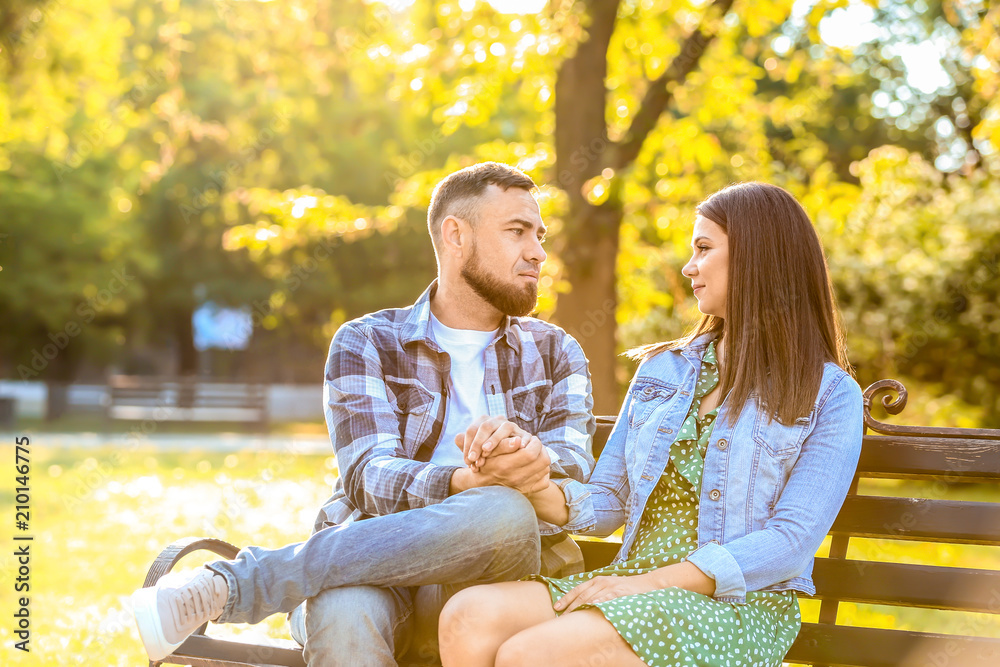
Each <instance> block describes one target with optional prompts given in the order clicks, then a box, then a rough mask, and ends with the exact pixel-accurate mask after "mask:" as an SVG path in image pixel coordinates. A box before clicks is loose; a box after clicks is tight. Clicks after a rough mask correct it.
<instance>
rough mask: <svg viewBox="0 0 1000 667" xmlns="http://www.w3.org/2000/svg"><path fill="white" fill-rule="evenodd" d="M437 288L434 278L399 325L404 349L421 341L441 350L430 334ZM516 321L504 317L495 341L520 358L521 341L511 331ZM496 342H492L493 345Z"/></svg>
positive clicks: (515, 319) (436, 281) (507, 316)
mask: <svg viewBox="0 0 1000 667" xmlns="http://www.w3.org/2000/svg"><path fill="white" fill-rule="evenodd" d="M437 287H438V279H437V278H435V279H434V281H433V282H431V284H430V285H429V286H428V287H427V289H425V290H424V293H423V294H421V295H420V298H418V299H417V300H416V301H415V302H414V304H413V306H411V307H410V312H409V314H408V315H407V316H406V318H405V319H404V320H403V323H402V325H400V330H399V340H400V343H401V344H402V346H403V347H404V348H406V347H407V346H408V345H411V344H413V343H415V342H417V341H422V342H424V343H425V344H427V345H429V346H430V347H431V348H432V349H434V350H437V351H438V352H440V351H441V348H440V347H439V346H438V344H437V342H436V341H435V340H434V336H433V335H432V334H431V299H432V298H433V297H434V293H435V292H437ZM517 321H518V318H516V317H511V316H510V315H504V318H503V321H502V322H501V324H500V333H499V335H498V336H497V338H496V340H500V339H503V340H505V341H506V342H507V345H509V346H510V348H511V349H512V350H514V353H515V354H517V355H518V356H520V355H521V339H520V337H519V336H518V335H517V332H515V331H514V329H513V326H514V325H515V324H517ZM496 340H495V341H493V342H494V343H495V342H496Z"/></svg>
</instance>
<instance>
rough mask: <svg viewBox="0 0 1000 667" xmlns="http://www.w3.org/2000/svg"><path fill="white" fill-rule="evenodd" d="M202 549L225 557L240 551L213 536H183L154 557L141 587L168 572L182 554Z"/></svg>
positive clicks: (232, 555) (232, 556)
mask: <svg viewBox="0 0 1000 667" xmlns="http://www.w3.org/2000/svg"><path fill="white" fill-rule="evenodd" d="M202 549H205V550H207V551H211V552H213V553H216V554H218V555H220V556H222V557H223V558H227V559H233V558H235V557H236V554H238V553H239V552H240V550H239V547H236V546H233V545H232V544H230V543H229V542H225V541H223V540H217V539H215V538H214V537H185V538H184V539H180V540H177V541H176V542H174V543H172V544H170V546H168V547H166V548H165V549H164V550H163V551H161V552H160V555H159V556H157V557H156V560H154V561H153V564H152V565H150V566H149V571H148V572H147V573H146V581H144V582H143V584H142V587H143V588H149V587H150V586H152V585H153V584H155V583H156V582H157V581H159V580H160V578H161V577H162V576H163V575H165V574H166V573H167V572H170V570H172V569H173V568H174V565H176V564H177V562H178V561H179V560H180V559H181V558H184V556H187V555H188V554H189V553H191V552H192V551H199V550H202Z"/></svg>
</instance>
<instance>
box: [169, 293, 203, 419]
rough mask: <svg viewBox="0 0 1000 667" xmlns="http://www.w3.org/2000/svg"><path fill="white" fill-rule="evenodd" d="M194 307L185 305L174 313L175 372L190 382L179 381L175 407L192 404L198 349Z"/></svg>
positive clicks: (185, 406) (184, 406) (186, 406)
mask: <svg viewBox="0 0 1000 667" xmlns="http://www.w3.org/2000/svg"><path fill="white" fill-rule="evenodd" d="M193 315H194V309H193V308H191V307H189V306H185V307H180V308H178V309H177V310H176V311H175V313H174V336H175V337H176V339H177V374H178V375H179V376H181V378H182V379H184V378H187V379H189V380H190V382H181V383H180V385H179V386H178V389H177V407H179V408H189V407H191V406H192V405H194V385H193V384H192V383H193V382H194V379H195V376H196V375H197V374H198V350H196V349H195V347H194V324H193V323H192V321H191V318H192V317H193Z"/></svg>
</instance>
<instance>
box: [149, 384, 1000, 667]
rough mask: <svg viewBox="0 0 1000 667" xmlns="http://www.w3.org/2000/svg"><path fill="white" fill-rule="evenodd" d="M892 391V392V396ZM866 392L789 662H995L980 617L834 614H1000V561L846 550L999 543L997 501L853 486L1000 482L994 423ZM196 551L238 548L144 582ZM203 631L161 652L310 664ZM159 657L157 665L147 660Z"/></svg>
mask: <svg viewBox="0 0 1000 667" xmlns="http://www.w3.org/2000/svg"><path fill="white" fill-rule="evenodd" d="M891 393H895V394H896V399H895V400H892V401H890V400H889V399H890V398H891V396H890V394H891ZM864 395H865V410H864V419H865V426H866V435H865V438H864V446H863V449H862V453H861V460H860V462H859V464H858V472H857V476H856V477H855V481H854V484H853V485H852V488H851V492H850V494H849V495H848V498H847V500H846V502H845V503H844V507H843V509H842V510H841V512H840V515H839V516H838V517H837V520H836V522H835V523H834V526H833V529H832V530H831V531H830V534H831V536H832V538H831V547H830V553H829V555H828V556H827V557H822V558H817V559H816V565H815V570H814V580H815V583H816V588H817V595H816V597H817V598H818V599H820V600H821V601H822V602H821V608H820V617H819V622H818V623H804V624H803V626H802V631H801V632H800V633H799V636H798V638H797V639H796V641H795V644H794V645H793V646H792V649H791V651H790V652H789V653H788V656H787V657H786V661H787V662H790V663H803V664H810V665H831V666H832V665H843V666H849V667H889V666H898V667H946V666H947V667H998V666H1000V639H993V638H988V637H983V636H979V635H980V634H981V633H977V632H975V630H976V628H975V627H974V625H975V624H970V626H969V627H970V632H969V633H967V634H963V635H943V634H936V633H927V632H912V631H905V630H888V629H878V628H867V627H852V626H847V625H838V624H837V608H838V605H839V603H840V602H857V603H869V604H877V605H891V606H898V607H923V608H928V609H944V610H956V611H969V612H983V613H989V614H1000V571H994V570H976V569H966V568H953V567H941V566H929V565H910V564H902V563H884V562H866V561H858V560H851V559H848V558H847V557H846V555H847V546H848V543H849V541H850V539H851V538H852V537H859V538H861V537H864V538H887V539H893V540H916V541H923V542H940V543H951V544H981V545H991V546H1000V503H985V502H962V501H954V500H947V499H944V498H936V499H916V498H892V497H877V496H866V495H859V494H858V493H857V490H858V478H861V477H873V478H889V479H916V480H933V481H937V482H944V483H948V484H950V483H955V482H978V483H987V484H994V485H995V484H997V483H1000V429H961V428H930V427H914V426H895V425H890V424H886V423H883V422H880V421H877V420H875V419H874V418H873V417H872V416H871V408H872V404H873V401H874V399H875V397H876V396H882V397H883V398H882V404H883V406H884V407H885V408H886V409H887V410H888V411H889V412H890V413H892V414H898V413H899V412H900V411H901V410H902V409H903V407H904V406H905V404H906V389H905V388H904V387H903V386H902V385H901V384H900V383H898V382H896V381H895V380H880V381H878V382H876V383H874V384H872V385H871V386H870V387H868V389H867V390H865V394H864ZM613 424H614V417H599V418H598V435H597V437H596V438H595V454H597V453H599V451H600V448H601V447H602V446H603V444H604V442H605V441H606V440H607V436H608V434H609V432H610V430H611V426H612V425H613ZM935 488H937V487H935ZM939 495H943V494H939ZM579 542H580V544H581V547H582V549H583V551H584V558H585V560H586V566H587V569H588V570H590V569H594V568H597V567H601V566H603V565H606V564H607V563H609V562H610V561H611V560H612V559H613V558H614V556H615V554H616V553H617V551H618V545H617V544H615V543H613V542H604V541H594V540H588V539H586V538H581V539H580V540H579ZM199 549H208V550H210V551H213V552H215V553H217V554H219V555H220V556H222V557H223V558H233V557H234V556H235V555H236V553H237V551H238V549H237V548H236V547H235V546H233V545H231V544H228V543H226V542H222V541H220V540H215V539H207V538H189V539H186V540H181V541H180V542H176V543H174V544H172V545H170V546H169V547H167V548H166V549H165V550H164V551H163V552H162V553H161V554H160V555H159V556H158V557H157V558H156V561H155V562H154V563H153V565H152V567H151V568H150V569H149V573H148V575H147V577H146V582H145V584H144V585H145V586H151V585H153V584H154V583H155V582H156V581H157V579H159V578H160V577H161V576H163V575H164V574H166V573H167V572H168V571H170V570H171V569H172V568H173V567H174V565H175V564H176V563H177V561H178V560H180V559H181V558H182V557H183V556H185V555H186V554H188V553H190V552H192V551H195V550H199ZM204 632H205V628H204V627H203V628H201V629H200V630H199V632H198V633H196V634H195V635H193V636H192V637H190V638H189V639H188V640H187V641H186V642H185V643H184V644H183V645H182V646H181V647H180V648H179V649H178V650H177V652H176V653H175V654H174V655H172V656H170V657H168V658H167V659H166V660H164V661H163V662H169V663H173V664H184V665H194V666H196V667H198V666H202V667H223V666H227V667H236V666H242V665H282V666H284V667H304V665H305V662H304V661H303V659H302V651H301V649H300V648H298V647H297V646H296V645H294V643H292V642H286V643H285V645H283V646H279V645H275V646H268V645H265V644H248V643H240V642H232V641H224V640H220V639H214V638H210V637H207V636H206V635H205V634H204ZM155 664H160V663H150V665H151V667H152V666H153V665H155Z"/></svg>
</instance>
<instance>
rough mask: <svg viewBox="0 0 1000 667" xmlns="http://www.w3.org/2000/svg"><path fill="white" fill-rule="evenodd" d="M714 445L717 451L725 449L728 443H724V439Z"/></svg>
mask: <svg viewBox="0 0 1000 667" xmlns="http://www.w3.org/2000/svg"><path fill="white" fill-rule="evenodd" d="M716 444H717V445H718V446H719V449H725V448H726V447H728V446H729V443H728V442H726V439H725V438H722V439H720V440H719V442H717V443H716Z"/></svg>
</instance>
